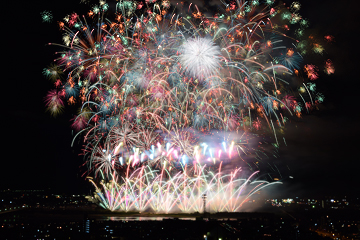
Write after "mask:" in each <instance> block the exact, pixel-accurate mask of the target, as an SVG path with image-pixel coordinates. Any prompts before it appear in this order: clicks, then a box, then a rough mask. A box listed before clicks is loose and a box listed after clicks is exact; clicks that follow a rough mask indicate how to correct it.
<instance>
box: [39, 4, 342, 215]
mask: <svg viewBox="0 0 360 240" xmlns="http://www.w3.org/2000/svg"><path fill="white" fill-rule="evenodd" d="M191 6H192V5H191V4H190V5H189V6H188V8H187V6H182V7H183V9H181V5H178V8H180V9H179V11H183V12H184V14H185V15H181V14H177V13H175V10H177V9H176V8H173V7H171V5H170V2H169V1H166V0H164V1H162V2H161V3H160V2H156V1H146V3H145V4H144V3H142V2H135V1H120V2H118V3H117V4H116V13H115V20H114V21H110V20H109V19H110V17H109V15H110V13H108V10H109V5H108V4H107V3H106V2H105V1H101V2H100V3H99V4H98V5H94V6H93V7H92V9H91V10H90V11H89V12H88V14H87V17H85V16H81V17H80V16H79V15H78V14H76V13H73V14H71V15H68V16H66V17H65V18H64V19H63V21H60V22H59V27H60V29H61V30H62V31H64V34H63V41H64V45H61V44H53V43H52V44H49V45H53V46H56V47H59V46H62V47H63V50H62V51H59V52H57V54H59V55H60V56H59V57H58V58H57V59H55V63H56V64H53V65H51V66H50V67H49V68H46V69H44V70H43V73H44V75H45V76H46V77H47V78H49V79H50V80H51V81H53V82H54V89H53V90H50V91H49V93H48V94H47V95H46V97H45V103H46V106H47V109H48V110H49V111H50V112H51V114H52V115H54V116H55V115H57V114H59V113H60V112H62V111H63V109H64V106H65V105H66V104H68V105H78V106H79V108H80V110H79V112H78V114H77V116H75V117H74V118H73V119H72V121H73V124H72V127H73V128H74V129H75V130H77V131H79V132H78V133H77V134H76V136H75V138H80V137H81V136H83V137H84V158H85V159H86V160H85V165H87V167H88V174H91V173H93V174H94V176H95V179H94V180H91V181H92V182H93V183H94V185H95V186H96V189H97V196H98V197H96V198H97V199H98V200H99V201H100V202H101V204H102V206H103V207H105V208H108V209H111V210H115V209H121V210H124V211H129V210H130V209H137V210H139V211H143V210H144V209H146V208H149V207H151V208H152V209H154V210H155V211H165V212H167V211H170V210H171V209H174V208H177V209H180V210H182V211H198V210H199V209H200V207H201V195H199V194H200V192H201V191H200V190H201V189H202V187H203V186H208V187H209V188H211V189H214V186H217V187H218V188H217V189H216V190H214V191H210V192H211V193H210V192H209V196H210V197H211V199H212V200H211V201H212V202H217V204H215V206H216V207H215V206H212V208H213V209H214V211H225V210H229V211H238V210H239V208H240V207H241V205H242V201H238V200H234V201H232V200H231V202H228V201H227V199H228V198H229V199H233V198H234V195H232V194H235V193H236V194H238V196H239V198H243V197H244V196H245V195H244V194H243V188H244V187H245V186H247V184H242V183H241V184H240V182H242V180H240V179H238V178H237V177H236V174H235V172H236V171H233V175H232V177H231V180H226V181H223V180H222V179H223V176H224V174H223V173H222V172H221V171H220V169H221V166H222V165H225V166H226V164H227V162H231V163H232V164H233V165H235V166H238V165H239V166H240V165H241V164H242V163H244V162H245V164H246V166H249V167H250V169H253V168H254V169H255V171H263V168H262V167H261V164H262V163H263V162H264V161H263V160H262V158H261V156H262V155H265V156H266V153H265V152H266V151H264V150H262V148H261V147H256V145H259V144H260V145H261V144H263V142H264V143H265V142H268V141H263V140H261V138H262V136H265V135H271V136H272V137H273V138H274V139H275V141H272V142H274V143H273V145H274V146H275V151H276V149H277V148H279V145H280V141H278V138H279V139H280V138H281V135H283V133H284V129H285V128H284V126H285V125H286V124H288V123H289V122H290V121H291V119H293V118H294V117H301V116H302V112H303V110H304V109H306V112H307V113H309V112H310V111H311V110H312V109H316V108H317V106H316V105H317V104H319V103H321V102H322V101H323V100H324V96H323V95H322V94H321V93H318V92H316V91H315V90H316V85H315V83H314V81H315V80H316V79H318V78H319V77H320V75H319V72H318V70H319V67H317V66H315V65H313V64H307V63H303V61H304V59H303V57H302V56H303V55H305V54H309V53H313V54H318V55H320V56H321V55H323V54H324V46H325V45H324V43H322V42H321V41H319V40H317V39H315V38H314V37H313V36H311V35H310V36H306V35H305V33H304V29H305V28H306V27H307V26H308V25H309V23H308V21H307V20H305V19H303V18H302V17H301V16H300V15H299V9H300V6H301V5H300V4H299V3H297V2H295V3H293V4H292V5H291V7H290V8H287V7H285V6H283V5H279V6H275V3H274V1H271V0H269V1H266V2H265V3H264V4H263V5H261V4H259V3H258V2H256V1H254V2H252V3H248V2H242V1H237V4H235V3H229V4H224V9H225V10H224V11H220V12H217V13H214V14H213V15H212V16H206V15H204V14H203V13H202V12H201V9H200V8H199V7H198V6H196V5H195V6H193V7H191ZM191 10H194V12H191ZM48 13H49V12H48V11H47V12H43V14H42V16H43V17H47V18H49V16H50V15H49V14H48ZM290 27H291V30H290ZM294 27H295V28H297V29H295V30H294V29H293V28H294ZM282 30H284V32H285V31H286V32H287V34H284V33H283V32H282ZM291 32H293V33H294V35H296V39H295V38H293V37H292V36H291V34H289V33H291ZM332 38H333V37H332V36H330V35H329V36H326V37H325V38H324V39H322V40H326V41H328V42H331V41H332V40H333V39H332ZM334 71H335V69H334V66H333V64H332V62H331V60H330V59H328V60H326V62H325V69H324V72H325V73H326V74H332V73H334ZM303 76H305V77H307V78H303ZM282 137H283V136H282ZM75 138H74V140H75ZM283 138H284V137H283ZM249 139H253V140H251V141H249ZM74 140H73V143H74ZM245 156H248V158H246V157H245ZM252 156H255V157H254V159H250V158H251V157H252ZM264 165H266V166H267V165H269V166H271V164H270V163H266V164H264ZM145 166H146V167H145ZM187 166H188V168H187ZM204 166H207V168H206V169H205V167H204ZM186 169H192V170H191V171H189V172H187V171H186ZM209 169H219V172H218V173H217V174H213V173H212V172H211V171H210V170H209ZM274 169H277V167H276V166H275V167H272V166H271V171H274ZM130 170H131V171H130ZM157 170H159V171H160V172H161V173H159V172H156V171H157ZM199 171H201V172H199ZM124 172H126V173H127V174H125V175H124ZM129 172H132V174H131V175H129V174H128V173H129ZM277 172H279V171H278V170H277ZM210 174H213V179H212V180H209V176H210ZM195 175H197V176H198V177H195ZM255 175H256V174H255ZM280 175H281V174H280ZM200 176H201V177H200ZM253 176H254V175H251V176H250V177H249V178H244V179H250V178H252V177H253ZM269 176H270V174H269ZM101 178H102V179H104V180H105V181H107V183H106V182H102V183H101V186H102V189H103V190H100V189H101V188H99V187H97V184H96V183H95V182H96V181H97V180H99V179H101ZM214 178H215V179H214ZM226 178H227V177H226ZM149 179H151V180H152V181H150V180H149ZM224 179H225V178H224ZM270 180H271V179H270ZM259 181H260V180H259ZM212 182H214V183H216V184H215V185H213V184H212ZM225 182H227V183H228V182H231V184H235V185H236V188H235V189H236V190H234V188H229V186H230V185H226V184H225ZM135 183H136V184H135ZM195 183H196V184H195ZM134 184H135V185H134ZM222 184H223V185H222ZM269 184H271V183H270V182H268V181H265V182H263V183H262V182H259V185H257V186H258V187H255V188H254V189H255V190H254V191H256V189H261V188H263V187H264V186H267V185H269ZM196 186H202V187H196ZM154 189H156V191H155V190H154ZM184 189H187V191H190V192H191V191H195V190H194V189H196V191H195V192H196V193H195V192H193V193H192V194H190V195H186V194H185V193H184V192H182V193H181V194H179V193H178V191H180V192H181V191H185V190H184ZM229 189H232V190H229ZM175 190H176V191H175ZM233 190H234V191H233ZM153 191H155V192H153ZM220 193H221V194H223V195H221V194H220ZM236 194H235V195H236ZM247 194H248V196H249V197H250V196H251V194H252V192H251V191H250V192H248V193H247ZM150 195H151V196H152V197H151V198H148V197H146V196H150ZM220 195H221V196H220ZM138 196H140V198H138ZM225 196H226V197H225ZM245 198H246V197H245ZM235 199H238V198H235ZM180 200H181V202H182V204H180V205H179V204H178V202H179V201H180ZM162 202H164V203H166V204H164V205H162V204H160V203H162Z"/></svg>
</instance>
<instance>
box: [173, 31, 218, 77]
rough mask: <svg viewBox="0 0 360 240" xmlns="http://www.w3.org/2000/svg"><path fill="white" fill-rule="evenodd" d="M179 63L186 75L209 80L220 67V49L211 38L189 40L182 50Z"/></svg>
mask: <svg viewBox="0 0 360 240" xmlns="http://www.w3.org/2000/svg"><path fill="white" fill-rule="evenodd" d="M180 53H181V55H180V56H179V61H180V63H181V65H182V68H183V69H184V71H185V73H187V74H189V75H190V76H191V77H195V78H197V79H199V80H207V78H209V77H210V76H211V75H214V74H216V73H217V72H218V69H219V67H220V57H221V52H220V47H219V46H218V45H215V43H214V42H213V41H212V40H211V39H209V38H200V37H198V38H189V39H187V40H186V42H185V43H184V44H183V45H182V46H181V48H180Z"/></svg>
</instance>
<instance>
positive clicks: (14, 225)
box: [0, 209, 342, 240]
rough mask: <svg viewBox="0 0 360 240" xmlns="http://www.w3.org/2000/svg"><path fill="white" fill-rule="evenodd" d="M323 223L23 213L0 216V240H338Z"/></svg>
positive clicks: (273, 214) (285, 218) (287, 217)
mask: <svg viewBox="0 0 360 240" xmlns="http://www.w3.org/2000/svg"><path fill="white" fill-rule="evenodd" d="M319 216H320V215H319ZM310 219H311V220H310ZM321 221H322V220H321V217H319V218H317V217H316V216H315V215H314V217H312V218H302V219H299V218H296V217H294V216H293V215H292V214H290V213H288V212H286V211H284V210H280V209H278V210H275V211H274V210H270V211H268V212H255V213H218V214H206V215H203V214H199V213H197V214H176V215H174V214H173V215H160V214H151V213H143V214H139V213H127V214H124V213H111V212H107V211H101V210H96V211H95V210H81V209H80V210H79V209H74V210H44V209H25V210H23V209H21V210H18V211H13V212H8V213H3V214H0V225H1V229H0V239H56V240H57V239H124V240H126V239H132V240H133V239H181V240H185V239H208V240H210V239H216V240H219V239H222V240H225V239H241V240H244V239H256V240H259V239H269V240H270V239H289V240H294V239H299V240H300V239H307V240H311V239H336V237H338V239H342V238H341V236H332V234H330V233H329V234H328V233H327V232H324V233H325V235H324V234H322V232H321V229H319V228H316V227H315V228H314V223H316V225H318V226H319V224H321ZM316 225H315V226H316ZM319 234H322V236H320V235H319ZM326 234H328V235H326ZM327 236H331V238H329V237H327Z"/></svg>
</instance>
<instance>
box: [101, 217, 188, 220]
mask: <svg viewBox="0 0 360 240" xmlns="http://www.w3.org/2000/svg"><path fill="white" fill-rule="evenodd" d="M105 219H106V220H108V221H163V220H165V219H174V218H172V217H105ZM177 219H179V220H192V221H195V218H177Z"/></svg>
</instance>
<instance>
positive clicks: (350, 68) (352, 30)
mask: <svg viewBox="0 0 360 240" xmlns="http://www.w3.org/2000/svg"><path fill="white" fill-rule="evenodd" d="M71 2H72V4H69V3H71ZM77 2H78V1H36V3H34V2H32V1H20V2H19V1H16V2H15V1H14V2H12V3H9V4H11V5H13V6H9V7H6V11H8V13H7V14H6V16H7V21H5V22H3V25H6V26H5V29H6V30H4V28H2V31H3V39H5V44H4V45H2V46H3V48H4V49H5V56H4V55H3V65H2V66H3V75H2V94H3V95H4V94H5V98H3V100H2V101H3V107H5V109H4V110H3V111H2V122H3V124H2V127H3V130H4V131H5V133H4V134H2V137H3V138H4V139H5V141H3V142H4V143H5V145H4V143H3V145H2V146H3V147H2V149H3V158H2V160H1V161H2V164H1V174H0V189H6V188H11V189H25V188H27V189H43V188H47V187H51V188H52V189H55V190H56V191H73V192H84V191H88V190H87V189H90V186H89V184H88V183H87V182H86V181H85V180H84V179H82V178H81V176H80V175H81V170H80V168H79V166H80V165H81V164H82V162H83V160H82V158H81V157H79V156H78V154H79V153H80V152H79V149H77V148H71V147H70V144H71V140H72V134H71V131H72V130H71V128H70V121H69V120H70V117H71V111H69V109H67V110H65V112H66V113H65V114H63V115H61V116H59V117H57V118H52V117H51V116H50V114H49V113H46V112H45V106H44V102H43V98H44V96H45V95H46V93H47V91H48V90H50V89H51V88H52V85H51V83H50V82H49V81H47V80H46V79H45V78H44V77H43V76H42V69H43V68H45V67H47V66H48V65H49V64H50V63H51V62H52V60H53V59H54V55H53V53H54V52H55V51H56V49H54V48H52V47H49V46H45V44H46V43H47V42H55V43H56V42H57V43H60V42H61V41H62V40H61V33H60V31H58V29H57V26H56V24H55V23H56V21H58V20H60V19H62V18H63V17H64V16H65V15H66V14H68V13H71V12H73V11H74V10H76V9H79V8H80V9H81V8H85V10H87V9H88V6H86V5H84V4H79V3H77ZM287 2H289V1H287ZM352 2H353V1H341V2H339V1H334V0H331V1H324V0H321V1H316V2H315V1H309V0H307V1H300V3H301V4H302V9H301V10H300V13H301V15H303V16H304V17H306V18H308V19H309V20H310V23H311V28H316V29H318V34H319V36H324V35H326V34H331V35H333V36H334V37H335V42H334V43H332V45H330V46H327V48H326V50H327V56H329V58H331V59H332V61H333V63H334V65H335V68H336V71H335V75H333V76H328V77H326V76H325V75H323V77H322V78H321V79H319V80H317V82H318V88H317V90H318V91H320V92H323V93H324V95H325V102H324V103H323V104H322V106H321V108H320V111H318V112H314V113H312V114H311V115H306V116H304V117H303V118H302V119H301V121H299V122H298V123H292V124H290V125H291V126H290V127H288V132H287V134H286V141H287V145H288V146H287V147H283V148H282V149H281V158H282V161H284V162H285V163H286V164H288V165H289V167H290V169H291V171H292V176H293V177H294V179H293V180H292V181H291V182H286V183H285V184H284V185H283V186H282V187H281V188H282V189H280V191H282V194H283V195H284V197H286V195H287V194H288V195H289V196H294V195H299V196H300V195H303V196H305V197H306V196H307V195H312V196H322V195H330V194H332V195H333V194H344V195H348V194H359V192H360V191H359V189H360V188H359V177H358V176H359V174H358V169H359V161H360V158H359V153H358V149H359V148H358V143H359V141H358V137H357V136H358V133H359V124H358V119H359V113H358V109H357V105H358V104H357V101H358V99H357V96H358V86H359V85H358V78H359V77H358V76H359V75H358V72H357V71H358V69H359V67H358V66H359V65H358V61H357V57H358V54H357V53H356V51H355V50H356V49H358V45H359V44H358V42H357V35H358V32H357V31H356V30H357V28H356V26H355V24H354V23H355V22H354V20H353V19H355V9H358V6H354V4H353V3H352ZM290 3H291V2H290ZM44 10H51V11H52V12H53V15H54V20H53V23H52V24H46V23H42V22H41V17H40V12H42V11H44ZM57 50H58V49H57ZM324 58H325V57H324ZM308 61H311V60H308ZM82 170H84V169H82Z"/></svg>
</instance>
